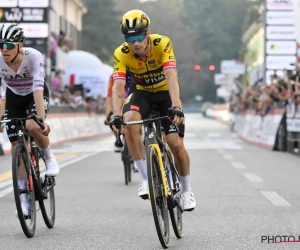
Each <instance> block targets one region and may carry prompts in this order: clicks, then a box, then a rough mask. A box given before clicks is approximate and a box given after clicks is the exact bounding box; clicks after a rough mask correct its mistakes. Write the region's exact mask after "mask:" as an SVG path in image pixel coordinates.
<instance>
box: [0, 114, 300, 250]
mask: <svg viewBox="0 0 300 250" xmlns="http://www.w3.org/2000/svg"><path fill="white" fill-rule="evenodd" d="M186 127H187V128H186V139H185V145H186V147H187V149H188V152H189V155H190V158H191V175H192V177H191V181H192V189H193V192H194V194H195V197H196V200H197V207H196V209H195V210H194V211H193V212H190V213H189V212H185V213H184V214H183V223H184V224H183V227H184V228H183V230H184V236H183V238H182V239H180V240H177V239H176V237H175V235H174V233H173V231H172V228H171V239H170V249H180V250H181V249H197V250H198V249H204V250H208V249H213V250H218V249H226V250H227V249H228V250H229V249H230V250H232V249H238V250H240V249H242V250H244V249H249V250H250V249H300V242H281V243H276V244H275V243H272V242H274V241H277V242H278V241H281V240H282V241H283V240H290V241H291V240H299V235H300V212H299V207H300V191H299V187H300V186H299V182H300V159H299V158H297V157H295V156H292V155H289V154H287V153H280V152H271V151H268V150H265V149H261V148H257V147H255V146H250V145H247V144H245V143H243V142H242V141H241V140H239V139H238V138H237V136H236V135H235V134H233V133H231V132H230V131H229V129H228V127H227V126H226V125H224V124H221V123H219V122H217V121H214V120H211V119H206V118H203V117H202V116H201V115H198V114H188V115H187V124H186ZM113 142H114V139H113V136H107V137H99V138H94V139H92V140H84V141H77V142H72V143H66V144H64V145H61V146H58V147H55V148H54V149H53V150H54V152H55V155H56V156H57V159H58V160H59V163H60V166H61V167H62V169H61V173H60V175H59V176H58V177H57V178H56V182H57V185H56V187H55V192H56V223H55V226H54V228H53V229H50V230H49V229H47V227H46V226H45V224H44V222H43V219H42V216H41V213H40V211H39V212H38V217H37V230H36V234H35V236H34V237H33V238H32V239H27V238H26V236H25V235H24V234H23V232H22V229H21V226H20V223H19V221H18V219H17V218H16V217H15V214H14V212H15V203H14V197H13V193H12V186H11V181H10V179H11V177H10V175H11V172H10V168H11V156H1V157H0V218H1V224H0V249H1V250H2V249H4V250H6V249H22V250H25V249H42V250H43V249H52V250H53V249H55V250H58V249H63V250H67V249H72V250H75V249H76V250H77V249H162V247H161V245H160V243H159V240H158V237H157V234H156V231H155V225H154V221H153V217H152V211H151V205H150V202H149V201H144V200H141V199H140V198H139V197H138V196H137V193H138V184H139V176H138V174H134V176H133V181H132V183H130V184H129V185H128V186H126V185H125V183H124V171H123V166H122V162H121V155H120V154H118V153H115V152H113ZM170 227H171V224H170ZM275 236H277V237H276V238H275ZM285 236H286V237H285ZM288 236H290V237H289V238H288ZM272 237H273V238H272Z"/></svg>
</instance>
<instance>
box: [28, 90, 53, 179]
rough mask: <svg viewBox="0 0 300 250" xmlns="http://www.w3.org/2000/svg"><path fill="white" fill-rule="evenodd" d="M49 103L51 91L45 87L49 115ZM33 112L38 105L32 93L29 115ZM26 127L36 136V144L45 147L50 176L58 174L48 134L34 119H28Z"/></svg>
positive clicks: (45, 103) (45, 102)
mask: <svg viewBox="0 0 300 250" xmlns="http://www.w3.org/2000/svg"><path fill="white" fill-rule="evenodd" d="M48 104H49V91H48V88H47V87H46V85H45V87H44V109H45V114H46V116H47V111H48ZM32 113H35V114H36V107H35V104H34V99H33V95H32V99H31V100H30V103H29V104H28V115H31V114H32ZM26 129H27V130H28V131H29V133H30V135H31V136H32V137H33V138H34V140H35V142H36V144H37V145H38V146H39V147H40V148H42V149H43V151H44V155H45V160H46V165H47V166H46V167H47V175H48V176H56V175H57V174H58V173H59V166H58V164H57V161H56V158H55V156H54V154H53V153H52V151H51V147H50V140H49V137H48V136H44V135H43V134H42V133H40V131H39V130H38V125H37V124H36V123H35V121H33V120H28V121H27V122H26Z"/></svg>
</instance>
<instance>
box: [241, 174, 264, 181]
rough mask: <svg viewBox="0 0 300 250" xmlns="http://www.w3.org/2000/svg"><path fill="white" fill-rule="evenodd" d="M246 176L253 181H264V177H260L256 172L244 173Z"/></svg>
mask: <svg viewBox="0 0 300 250" xmlns="http://www.w3.org/2000/svg"><path fill="white" fill-rule="evenodd" d="M244 176H245V177H246V178H247V179H248V180H249V181H253V182H263V180H262V178H260V177H258V176H257V175H256V174H244Z"/></svg>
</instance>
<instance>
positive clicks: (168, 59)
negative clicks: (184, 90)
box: [159, 37, 181, 107]
mask: <svg viewBox="0 0 300 250" xmlns="http://www.w3.org/2000/svg"><path fill="white" fill-rule="evenodd" d="M159 46H161V51H162V63H163V70H164V74H165V78H166V80H167V84H168V88H169V94H170V98H171V101H172V107H174V106H177V107H181V101H180V89H179V83H178V77H177V70H176V59H175V55H174V50H173V44H172V41H171V39H169V38H168V37H164V38H163V39H162V41H161V43H160V45H159Z"/></svg>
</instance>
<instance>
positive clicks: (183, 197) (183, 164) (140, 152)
mask: <svg viewBox="0 0 300 250" xmlns="http://www.w3.org/2000/svg"><path fill="white" fill-rule="evenodd" d="M120 28H121V31H122V33H123V35H124V37H125V43H123V44H122V45H121V46H119V47H118V48H117V49H116V50H115V52H114V72H113V80H114V85H113V96H112V98H113V110H114V115H115V116H114V117H113V120H112V121H111V124H110V126H111V128H112V129H113V130H114V132H117V129H116V125H120V124H121V123H122V121H123V119H124V121H125V122H126V121H134V120H140V119H145V118H147V117H148V116H149V115H150V112H151V105H152V104H157V105H158V107H159V113H160V115H162V116H165V115H167V110H168V109H169V108H173V111H174V114H175V117H174V120H173V121H169V120H165V121H162V123H161V124H162V127H163V128H164V131H165V133H166V137H167V143H168V145H169V147H170V149H171V151H172V153H173V155H174V158H175V162H176V167H177V168H178V172H179V175H180V180H181V185H182V191H181V193H178V195H177V197H175V198H176V199H178V201H179V202H180V203H181V206H182V208H183V210H185V211H192V210H193V209H194V208H195V207H196V201H195V198H194V194H193V193H192V191H191V185H190V159H189V155H188V153H187V151H186V149H185V147H184V144H183V138H181V137H180V136H179V135H178V133H177V130H176V128H175V125H177V126H180V127H181V129H183V130H184V114H183V111H182V107H181V101H180V89H179V84H178V78H177V70H176V59H175V55H174V51H173V45H172V41H171V40H170V38H168V37H166V36H163V35H158V34H151V31H150V19H149V17H148V16H147V15H146V14H145V13H144V12H143V11H141V10H131V11H129V12H127V13H125V14H124V16H123V17H122V20H121V23H120ZM126 67H127V68H128V69H129V71H130V72H131V74H132V77H133V80H132V83H131V86H130V90H131V94H130V95H129V96H128V97H127V99H126V101H125V104H124V107H123V103H124V102H123V100H124V86H125V84H126ZM122 108H123V109H122ZM125 136H126V141H127V144H128V148H129V151H130V152H131V154H132V156H133V159H134V160H135V163H136V166H137V168H138V170H139V173H140V175H141V179H142V183H141V184H140V186H139V192H138V195H139V196H140V197H142V198H145V197H147V196H148V181H147V165H146V160H145V149H144V145H143V142H142V139H141V136H140V133H139V126H138V125H137V126H126V127H125Z"/></svg>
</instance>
